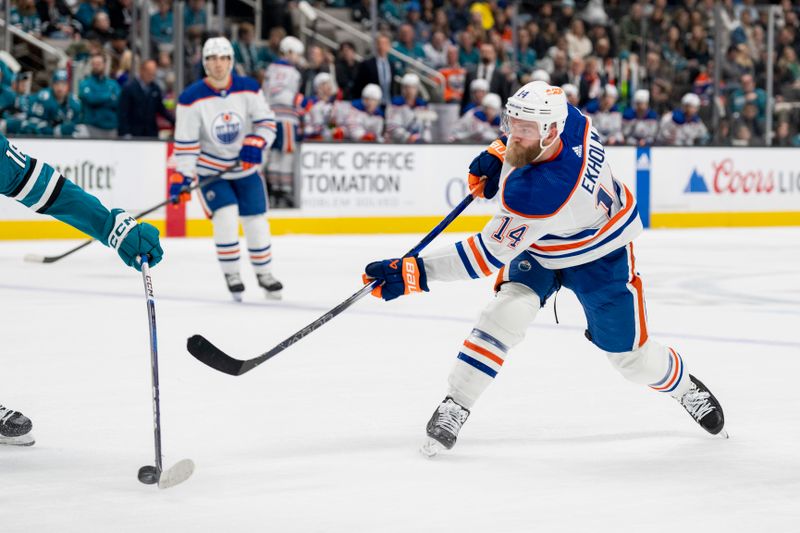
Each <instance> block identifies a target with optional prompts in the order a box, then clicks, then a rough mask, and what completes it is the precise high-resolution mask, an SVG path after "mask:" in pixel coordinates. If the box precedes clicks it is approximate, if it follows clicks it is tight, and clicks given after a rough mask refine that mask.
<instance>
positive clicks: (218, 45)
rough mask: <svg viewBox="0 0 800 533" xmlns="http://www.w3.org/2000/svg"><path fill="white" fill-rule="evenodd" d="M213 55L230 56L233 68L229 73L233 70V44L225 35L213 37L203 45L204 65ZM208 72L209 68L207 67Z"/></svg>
mask: <svg viewBox="0 0 800 533" xmlns="http://www.w3.org/2000/svg"><path fill="white" fill-rule="evenodd" d="M211 56H218V57H230V58H231V68H230V70H229V71H228V74H230V73H231V71H232V70H233V46H232V45H231V42H230V41H229V40H228V39H226V38H225V37H211V38H210V39H208V40H207V41H206V42H205V44H204V45H203V67H205V64H206V60H207V59H208V58H209V57H211ZM206 72H208V69H206Z"/></svg>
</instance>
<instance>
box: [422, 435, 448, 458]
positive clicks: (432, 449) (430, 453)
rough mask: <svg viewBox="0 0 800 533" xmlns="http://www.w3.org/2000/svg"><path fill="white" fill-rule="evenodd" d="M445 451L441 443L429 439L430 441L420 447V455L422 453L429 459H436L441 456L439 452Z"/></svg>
mask: <svg viewBox="0 0 800 533" xmlns="http://www.w3.org/2000/svg"><path fill="white" fill-rule="evenodd" d="M444 449H445V447H444V446H442V443H441V442H439V441H438V440H436V439H432V438H430V437H428V439H427V440H426V441H425V442H424V443H423V444H422V446H420V447H419V453H421V454H422V455H424V456H425V457H427V458H428V459H431V458H433V457H436V456H437V455H438V454H439V452H441V451H442V450H444Z"/></svg>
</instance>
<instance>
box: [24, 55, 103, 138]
mask: <svg viewBox="0 0 800 533" xmlns="http://www.w3.org/2000/svg"><path fill="white" fill-rule="evenodd" d="M29 118H30V120H31V122H33V123H34V131H31V132H30V133H34V134H36V135H53V136H56V137H88V134H89V132H88V131H87V129H86V127H85V126H83V125H82V124H80V121H81V102H80V100H78V99H77V98H76V97H75V95H73V94H71V93H70V91H69V76H68V75H67V71H66V70H56V71H55V72H54V73H53V79H52V82H51V84H50V87H49V88H47V89H42V90H41V91H39V92H38V93H36V95H35V96H34V97H33V101H32V103H31V108H30V117H29Z"/></svg>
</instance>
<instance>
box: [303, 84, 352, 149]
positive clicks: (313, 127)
mask: <svg viewBox="0 0 800 533" xmlns="http://www.w3.org/2000/svg"><path fill="white" fill-rule="evenodd" d="M301 108H302V110H303V139H309V140H316V141H331V140H342V139H343V137H344V130H343V128H342V126H343V125H344V122H345V118H346V116H347V111H348V108H349V104H347V103H345V102H342V101H341V100H339V99H338V95H337V91H336V88H335V87H334V85H333V77H332V76H331V75H330V74H328V73H327V72H320V73H319V74H317V75H316V76H314V95H313V96H311V97H308V98H305V99H304V100H303V104H302V106H301Z"/></svg>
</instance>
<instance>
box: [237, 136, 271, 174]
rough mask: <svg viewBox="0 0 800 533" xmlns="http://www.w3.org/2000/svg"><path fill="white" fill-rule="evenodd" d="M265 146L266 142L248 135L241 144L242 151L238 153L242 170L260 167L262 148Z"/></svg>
mask: <svg viewBox="0 0 800 533" xmlns="http://www.w3.org/2000/svg"><path fill="white" fill-rule="evenodd" d="M266 146H267V141H265V140H264V138H263V137H259V136H258V135H248V136H247V137H245V138H244V142H242V149H241V150H240V151H239V160H240V161H241V162H242V168H243V169H244V170H249V169H251V168H253V167H255V166H258V165H261V163H263V162H264V148H265V147H266Z"/></svg>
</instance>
